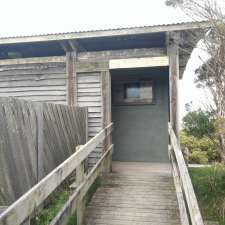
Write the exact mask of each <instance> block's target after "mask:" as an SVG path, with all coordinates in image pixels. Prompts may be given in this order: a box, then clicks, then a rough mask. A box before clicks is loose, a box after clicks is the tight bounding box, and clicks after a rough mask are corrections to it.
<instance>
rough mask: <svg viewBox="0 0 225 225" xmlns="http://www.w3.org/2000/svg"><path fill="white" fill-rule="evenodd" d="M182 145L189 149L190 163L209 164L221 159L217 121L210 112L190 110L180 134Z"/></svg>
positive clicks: (184, 119)
mask: <svg viewBox="0 0 225 225" xmlns="http://www.w3.org/2000/svg"><path fill="white" fill-rule="evenodd" d="M180 141H181V146H182V148H183V149H185V148H186V149H188V151H189V153H188V157H186V159H187V160H188V162H189V163H197V164H207V163H211V162H215V161H217V162H218V161H220V152H219V148H218V146H219V143H218V139H217V138H216V121H215V120H214V119H213V118H212V117H211V114H210V113H209V112H204V111H202V110H200V109H199V110H197V111H192V112H189V113H188V114H187V115H186V116H185V117H184V118H183V130H182V131H181V135H180Z"/></svg>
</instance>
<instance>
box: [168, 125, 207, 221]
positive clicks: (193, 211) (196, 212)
mask: <svg viewBox="0 0 225 225" xmlns="http://www.w3.org/2000/svg"><path fill="white" fill-rule="evenodd" d="M168 131H169V135H170V141H171V150H170V152H169V155H170V159H171V163H172V167H173V170H175V173H173V174H175V176H176V177H174V180H175V181H178V182H179V183H180V187H181V189H182V193H183V199H185V202H186V206H187V207H186V210H183V211H182V212H180V213H181V221H187V220H186V219H183V218H182V217H185V218H188V216H187V215H182V213H186V211H187V212H188V214H189V216H190V220H191V224H192V225H204V223H203V219H202V215H201V212H200V209H199V206H198V201H197V198H196V196H195V192H194V188H193V185H192V182H191V178H190V175H189V173H188V169H187V166H186V163H185V160H184V157H183V154H182V151H181V148H180V145H179V143H178V141H177V137H176V135H175V133H174V131H173V129H172V127H171V125H170V124H169V125H168ZM177 176H178V178H179V179H177ZM179 194H180V193H179ZM178 203H179V201H178ZM179 208H180V209H181V208H183V206H179ZM183 224H187V223H186V222H183Z"/></svg>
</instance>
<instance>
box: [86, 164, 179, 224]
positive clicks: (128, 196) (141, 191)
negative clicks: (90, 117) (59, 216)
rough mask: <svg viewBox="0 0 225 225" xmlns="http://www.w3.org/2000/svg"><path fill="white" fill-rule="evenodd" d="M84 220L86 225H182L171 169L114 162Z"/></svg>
mask: <svg viewBox="0 0 225 225" xmlns="http://www.w3.org/2000/svg"><path fill="white" fill-rule="evenodd" d="M163 168H165V170H164V169H163ZM133 171H136V172H133ZM85 218H86V221H85V222H86V223H85V224H86V225H100V224H102V225H103V224H110V225H114V224H115V225H128V224H133V225H134V224H135V225H136V224H138V225H147V224H148V225H162V224H170V225H178V224H179V225H180V218H179V210H178V205H177V200H176V194H175V189H174V185H173V180H172V175H171V173H170V166H169V165H156V164H150V163H122V162H120V163H119V162H114V163H113V173H111V174H109V175H108V176H106V179H104V180H103V181H102V183H101V187H100V188H99V189H98V190H97V192H96V193H95V194H94V196H93V198H92V201H91V203H90V204H89V205H88V208H87V211H86V217H85Z"/></svg>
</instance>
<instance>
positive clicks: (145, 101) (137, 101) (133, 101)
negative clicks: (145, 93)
mask: <svg viewBox="0 0 225 225" xmlns="http://www.w3.org/2000/svg"><path fill="white" fill-rule="evenodd" d="M144 82H146V83H151V87H152V98H151V101H150V99H147V98H142V99H140V98H136V99H135V98H133V99H132V98H131V99H130V100H129V101H126V98H125V96H126V92H127V91H126V86H129V85H132V84H135V83H136V84H137V86H139V88H140V89H141V84H142V83H144ZM118 84H119V85H122V87H123V91H122V93H121V94H122V95H123V96H122V98H120V101H118V100H117V99H115V98H114V97H113V105H115V106H123V105H124V106H129V105H131V106H132V105H155V103H156V100H155V81H154V80H153V79H140V80H124V81H120V82H116V83H115V84H114V85H118ZM113 94H114V93H113Z"/></svg>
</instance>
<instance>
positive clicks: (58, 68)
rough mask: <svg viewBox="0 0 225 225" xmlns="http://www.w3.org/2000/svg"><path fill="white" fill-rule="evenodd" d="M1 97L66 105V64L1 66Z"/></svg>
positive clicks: (47, 63)
mask: <svg viewBox="0 0 225 225" xmlns="http://www.w3.org/2000/svg"><path fill="white" fill-rule="evenodd" d="M0 97H18V98H21V99H26V100H33V101H44V102H54V103H66V64H65V62H46V63H33V64H15V65H1V66H0Z"/></svg>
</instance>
